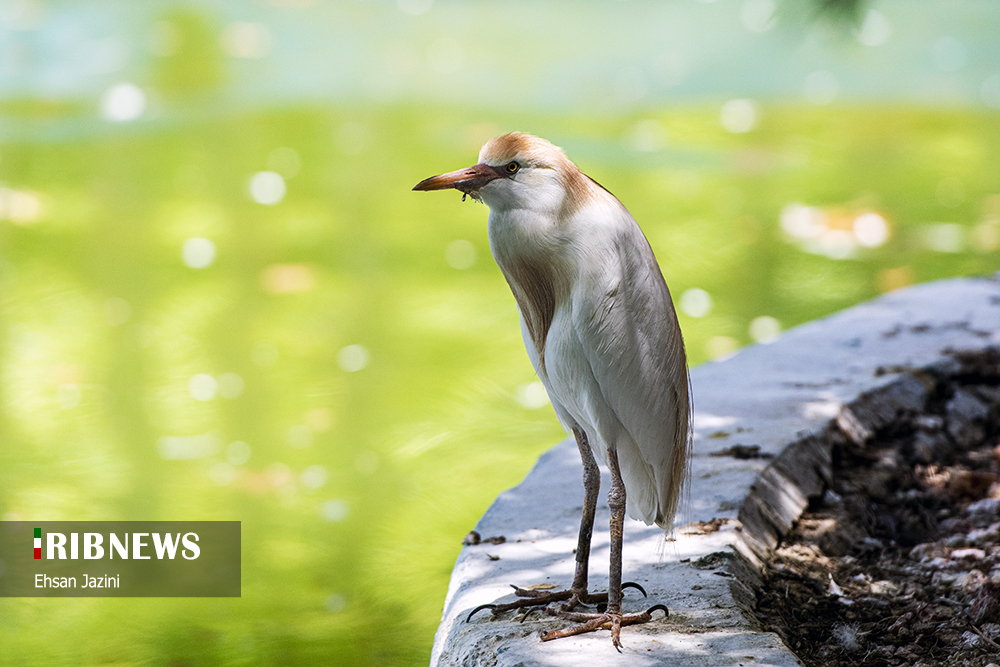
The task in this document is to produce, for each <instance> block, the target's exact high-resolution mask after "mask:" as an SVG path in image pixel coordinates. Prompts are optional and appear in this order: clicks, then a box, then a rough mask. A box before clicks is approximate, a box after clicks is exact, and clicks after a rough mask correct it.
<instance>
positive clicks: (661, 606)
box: [646, 604, 670, 617]
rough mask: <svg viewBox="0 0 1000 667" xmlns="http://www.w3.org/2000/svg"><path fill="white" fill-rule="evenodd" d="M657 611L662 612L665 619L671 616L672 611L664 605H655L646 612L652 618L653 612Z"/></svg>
mask: <svg viewBox="0 0 1000 667" xmlns="http://www.w3.org/2000/svg"><path fill="white" fill-rule="evenodd" d="M656 610H660V611H662V612H663V616H664V617H667V616H670V611H669V610H668V609H667V608H666V607H665V606H664V605H662V604H654V605H653V606H652V607H650V608H649V609H647V610H646V613H647V614H649V615H650V616H652V615H653V612H654V611H656Z"/></svg>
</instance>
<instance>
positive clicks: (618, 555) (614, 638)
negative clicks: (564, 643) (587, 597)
mask: <svg viewBox="0 0 1000 667" xmlns="http://www.w3.org/2000/svg"><path fill="white" fill-rule="evenodd" d="M608 468H610V469H611V489H610V490H609V491H608V506H609V507H610V508H611V563H610V568H609V572H608V608H607V609H606V610H605V611H604V613H601V614H579V613H573V612H570V611H568V610H562V611H560V610H555V609H546V610H545V613H547V614H549V615H550V616H561V617H563V618H568V619H570V620H572V621H576V622H577V623H579V625H576V626H573V627H570V628H566V629H564V630H553V631H549V632H545V633H543V634H542V641H549V640H552V639H559V638H560V637H570V636H572V635H579V634H582V633H584V632H593V631H594V630H597V629H599V628H608V629H610V630H611V642H612V644H614V647H615V648H616V649H617V650H618V651H619V652H620V651H621V645H622V642H621V629H622V626H623V625H634V624H637V623H646V622H648V621H649V620H651V619H652V614H653V611H655V610H657V609H659V610H661V611H663V613H664V614H666V613H668V612H667V608H666V607H664V606H663V605H655V606H653V607H650V608H649V609H647V610H646V611H644V612H642V613H640V614H632V615H631V616H625V615H623V614H622V587H623V586H622V541H623V539H624V534H625V531H624V529H625V482H624V480H622V473H621V469H620V468H619V466H618V451H617V450H616V449H615V448H614V447H608Z"/></svg>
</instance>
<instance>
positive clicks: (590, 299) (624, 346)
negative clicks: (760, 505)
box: [573, 207, 689, 528]
mask: <svg viewBox="0 0 1000 667" xmlns="http://www.w3.org/2000/svg"><path fill="white" fill-rule="evenodd" d="M604 215H605V216H606V215H607V211H605V212H604ZM613 221H614V224H610V225H609V224H601V225H600V226H599V229H597V230H595V233H596V234H598V235H599V236H600V237H602V238H600V239H599V242H595V243H594V244H593V245H591V246H590V248H589V250H590V252H596V253H599V254H600V255H606V256H601V257H598V258H592V259H599V260H600V261H588V262H586V263H585V264H586V266H581V268H580V271H581V274H580V279H579V280H578V281H577V286H576V288H575V291H574V295H573V324H574V328H575V330H576V332H577V335H578V337H579V340H580V343H581V345H582V347H583V350H584V353H585V355H586V357H587V360H588V361H589V363H590V367H591V370H592V372H593V374H594V378H595V380H596V381H597V384H598V386H599V387H600V391H601V395H602V396H603V398H604V400H605V402H606V404H607V405H608V406H609V407H610V408H611V410H613V412H614V416H615V417H616V418H617V422H618V423H620V425H621V427H622V428H623V429H624V431H625V434H624V435H627V437H623V434H622V433H613V432H612V433H607V432H606V433H602V434H601V435H602V438H603V439H604V440H605V441H606V442H608V444H611V443H610V440H608V438H613V439H614V441H615V445H616V447H617V451H618V459H619V464H620V465H621V469H622V476H623V478H624V480H625V485H626V490H627V504H628V509H629V512H628V513H629V516H631V517H633V518H636V519H641V520H644V521H645V522H646V523H656V524H657V525H660V526H662V527H664V528H669V527H670V526H671V524H672V521H673V516H674V513H675V511H676V508H677V501H678V497H679V494H680V492H681V488H682V487H683V485H684V483H685V481H686V478H687V459H688V456H687V455H688V446H689V444H688V441H689V433H688V422H689V396H688V375H687V361H686V358H685V355H684V343H683V341H682V338H681V331H680V327H679V326H678V323H677V315H676V313H675V312H674V307H673V303H672V302H671V300H670V293H669V291H668V290H667V285H666V282H665V281H664V280H663V275H662V274H661V273H660V268H659V266H658V265H657V263H656V258H655V257H654V256H653V251H652V250H651V249H650V247H649V243H648V242H647V241H646V238H645V236H643V234H642V231H641V230H640V229H639V226H638V225H637V224H636V223H635V221H634V220H633V219H632V217H631V215H629V213H628V212H627V211H626V210H625V209H624V207H620V208H618V209H617V210H616V213H615V218H613ZM596 240H597V239H595V241H596ZM611 428H613V427H611Z"/></svg>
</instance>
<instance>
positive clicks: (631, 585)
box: [622, 581, 649, 598]
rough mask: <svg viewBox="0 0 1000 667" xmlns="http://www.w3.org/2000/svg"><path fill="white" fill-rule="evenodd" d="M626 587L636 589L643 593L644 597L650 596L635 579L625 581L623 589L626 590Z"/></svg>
mask: <svg viewBox="0 0 1000 667" xmlns="http://www.w3.org/2000/svg"><path fill="white" fill-rule="evenodd" d="M626 588H634V589H635V590H637V591H639V592H640V593H642V597H644V598H646V597H649V596H648V595H646V589H645V588H643V587H642V586H640V585H639V584H637V583H635V582H634V581H626V582H625V583H623V584H622V590H623V591H624V590H625V589H626Z"/></svg>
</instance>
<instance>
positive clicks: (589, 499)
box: [563, 426, 601, 611]
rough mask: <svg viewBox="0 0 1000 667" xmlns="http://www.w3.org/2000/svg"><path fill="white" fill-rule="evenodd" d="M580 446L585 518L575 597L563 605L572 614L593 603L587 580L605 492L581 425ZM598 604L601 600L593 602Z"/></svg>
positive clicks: (576, 431) (579, 541) (578, 547)
mask: <svg viewBox="0 0 1000 667" xmlns="http://www.w3.org/2000/svg"><path fill="white" fill-rule="evenodd" d="M573 435H574V436H576V446H577V447H578V448H579V449H580V459H581V460H582V461H583V516H582V517H581V518H580V535H579V537H578V538H577V541H576V572H575V573H574V574H573V585H572V586H571V587H570V591H572V593H573V596H572V597H571V598H570V599H569V600H568V601H567V602H566V604H564V605H563V609H564V610H566V611H569V610H570V609H572V608H573V607H575V606H576V605H577V604H578V603H580V602H584V603H587V602H591V601H592V599H591V596H590V595H589V594H588V593H587V577H588V575H589V568H590V542H591V539H592V538H593V535H594V514H595V513H596V511H597V494H598V493H600V492H601V470H600V468H598V467H597V461H595V460H594V452H593V451H591V449H590V443H589V442H587V434H586V433H584V431H583V429H582V428H580V427H579V426H575V427H574V428H573ZM593 601H597V600H593Z"/></svg>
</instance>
